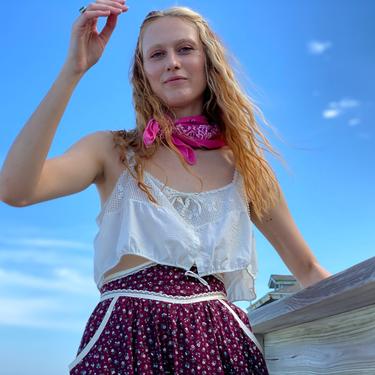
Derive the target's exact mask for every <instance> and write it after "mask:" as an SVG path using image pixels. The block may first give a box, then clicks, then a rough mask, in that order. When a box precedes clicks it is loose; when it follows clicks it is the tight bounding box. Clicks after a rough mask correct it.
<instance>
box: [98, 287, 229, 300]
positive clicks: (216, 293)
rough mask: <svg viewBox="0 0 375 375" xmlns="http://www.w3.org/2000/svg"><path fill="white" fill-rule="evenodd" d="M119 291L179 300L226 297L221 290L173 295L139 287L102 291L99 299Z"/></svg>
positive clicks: (119, 292)
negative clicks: (190, 294)
mask: <svg viewBox="0 0 375 375" xmlns="http://www.w3.org/2000/svg"><path fill="white" fill-rule="evenodd" d="M121 293H129V294H131V293H136V294H141V295H145V296H150V295H151V296H155V297H159V296H161V297H166V298H171V299H175V300H181V301H188V300H190V299H194V298H197V297H208V296H221V297H223V298H224V299H226V298H227V296H226V294H225V293H223V292H206V293H199V294H194V295H192V296H173V295H171V294H165V293H162V292H153V291H150V290H139V289H116V290H110V291H107V292H104V293H102V294H101V296H100V299H101V300H103V299H105V298H106V296H108V295H116V294H121Z"/></svg>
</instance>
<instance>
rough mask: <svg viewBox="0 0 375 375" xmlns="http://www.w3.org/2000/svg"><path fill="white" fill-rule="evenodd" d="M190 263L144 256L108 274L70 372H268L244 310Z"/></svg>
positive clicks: (118, 374) (144, 374) (213, 278)
mask: <svg viewBox="0 0 375 375" xmlns="http://www.w3.org/2000/svg"><path fill="white" fill-rule="evenodd" d="M192 271H194V272H192ZM195 271H196V267H195V266H193V268H192V269H191V271H185V270H184V269H182V268H178V267H172V266H167V265H161V264H157V263H155V262H148V263H145V264H143V265H141V266H138V267H134V268H132V269H130V270H125V271H122V272H119V273H116V274H114V275H111V276H110V279H108V280H105V281H104V283H103V285H102V286H101V288H100V292H101V298H100V301H99V302H98V304H97V306H96V307H95V308H94V311H93V312H92V313H91V315H90V317H89V319H88V322H87V324H86V327H85V330H84V332H83V336H82V339H81V343H80V345H79V348H78V352H77V356H76V358H75V359H74V361H73V362H72V363H71V364H70V365H69V373H70V374H71V375H72V374H74V375H76V374H79V375H89V374H96V375H107V374H116V375H133V374H142V375H148V374H158V375H159V374H189V375H190V374H202V375H204V374H206V375H211V374H254V375H255V374H256V375H258V374H268V371H267V366H266V363H265V360H264V357H263V354H262V348H261V346H260V345H259V343H258V342H257V340H256V338H255V336H254V334H253V332H252V327H251V325H250V322H249V319H248V317H247V314H246V313H245V312H244V311H243V310H242V309H241V308H239V307H237V306H236V305H235V304H234V303H231V302H229V301H228V300H227V295H226V290H225V286H224V283H223V282H222V281H221V279H220V278H219V277H217V276H216V275H209V276H204V277H202V278H200V277H199V276H198V275H196V274H195ZM194 275H196V276H197V277H196V276H194ZM191 276H193V277H191Z"/></svg>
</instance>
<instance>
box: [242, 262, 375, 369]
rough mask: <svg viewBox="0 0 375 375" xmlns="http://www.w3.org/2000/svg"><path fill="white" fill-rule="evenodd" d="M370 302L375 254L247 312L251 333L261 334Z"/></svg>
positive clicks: (373, 291)
mask: <svg viewBox="0 0 375 375" xmlns="http://www.w3.org/2000/svg"><path fill="white" fill-rule="evenodd" d="M373 304H375V257H372V258H370V259H367V260H365V261H364V262H361V263H359V264H356V265H354V266H353V267H350V268H348V269H347V270H344V271H342V272H340V273H337V274H335V275H332V276H331V277H329V278H327V279H325V280H322V281H320V282H318V283H316V284H314V285H311V286H310V287H307V288H305V289H302V290H301V291H299V292H297V293H295V294H293V295H292V296H290V297H286V298H283V299H281V300H279V301H275V302H272V303H270V304H268V305H265V306H262V307H260V308H258V309H256V310H253V311H250V312H249V319H250V322H251V325H252V327H253V330H254V333H257V334H265V333H267V332H270V331H273V330H279V329H282V328H285V327H290V326H293V325H297V324H301V323H305V322H310V321H313V320H317V319H320V318H324V317H328V316H332V315H336V314H340V313H343V312H346V311H351V310H353V309H358V308H361V307H364V306H369V305H373ZM374 374H375V372H374Z"/></svg>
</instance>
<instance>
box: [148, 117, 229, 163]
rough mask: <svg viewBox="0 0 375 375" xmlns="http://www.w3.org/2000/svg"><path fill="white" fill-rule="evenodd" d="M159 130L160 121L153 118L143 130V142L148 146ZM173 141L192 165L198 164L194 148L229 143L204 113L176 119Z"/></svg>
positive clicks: (221, 145) (219, 146) (215, 146)
mask: <svg viewBox="0 0 375 375" xmlns="http://www.w3.org/2000/svg"><path fill="white" fill-rule="evenodd" d="M159 131H160V125H159V123H158V122H157V121H156V120H155V119H154V118H151V119H150V120H149V121H148V123H147V126H146V128H145V131H144V132H143V143H144V144H145V146H146V147H147V146H149V145H150V144H152V143H153V142H154V141H155V138H156V137H157V135H158V133H159ZM172 142H173V143H174V145H175V146H176V147H177V148H178V149H179V151H180V153H181V154H182V156H183V157H184V158H185V160H186V162H187V163H189V164H190V165H193V164H196V158H195V153H194V151H193V149H197V148H202V147H204V148H207V149H217V148H221V147H223V146H225V145H226V144H227V143H226V142H225V139H224V135H223V133H222V132H221V130H220V128H219V126H218V125H216V124H209V123H208V120H207V118H206V116H203V115H196V116H186V117H181V118H179V119H176V120H175V122H174V127H173V129H172ZM190 146H191V147H190Z"/></svg>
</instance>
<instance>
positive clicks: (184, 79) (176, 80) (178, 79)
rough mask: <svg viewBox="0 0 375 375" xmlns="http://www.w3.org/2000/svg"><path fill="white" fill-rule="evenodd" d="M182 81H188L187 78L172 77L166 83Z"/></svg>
mask: <svg viewBox="0 0 375 375" xmlns="http://www.w3.org/2000/svg"><path fill="white" fill-rule="evenodd" d="M180 81H186V78H177V79H172V80H170V81H167V82H166V83H175V82H180Z"/></svg>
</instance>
